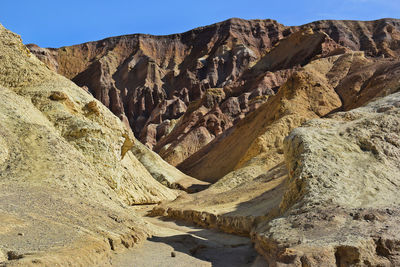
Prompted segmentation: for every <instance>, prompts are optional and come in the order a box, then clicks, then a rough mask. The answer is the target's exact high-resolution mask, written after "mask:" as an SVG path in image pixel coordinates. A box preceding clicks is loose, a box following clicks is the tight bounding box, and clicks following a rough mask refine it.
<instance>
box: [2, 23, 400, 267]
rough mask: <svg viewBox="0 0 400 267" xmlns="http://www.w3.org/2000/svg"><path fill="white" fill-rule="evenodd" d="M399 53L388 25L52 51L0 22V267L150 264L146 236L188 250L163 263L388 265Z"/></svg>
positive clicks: (395, 240)
mask: <svg viewBox="0 0 400 267" xmlns="http://www.w3.org/2000/svg"><path fill="white" fill-rule="evenodd" d="M399 56H400V20H397V19H381V20H376V21H366V22H360V21H317V22H313V23H309V24H307V25H302V26H284V25H282V24H279V23H278V22H276V21H273V20H252V21H246V20H241V19H230V20H227V21H224V22H221V23H217V24H214V25H210V26H206V27H201V28H197V29H194V30H191V31H188V32H186V33H182V34H174V35H168V36H151V35H142V34H135V35H127V36H119V37H112V38H108V39H104V40H101V41H96V42H89V43H85V44H80V45H75V46H69V47H61V48H57V49H54V48H40V47H38V46H36V45H33V44H30V45H27V46H24V45H23V44H22V42H21V40H20V38H19V36H18V35H16V34H14V33H11V32H10V31H8V30H6V29H5V28H4V27H2V26H0V59H1V60H0V94H1V97H0V110H1V112H0V118H1V119H0V183H1V187H0V188H1V189H0V191H1V194H0V198H1V201H0V265H4V266H29V265H32V266H54V265H56V264H59V265H61V266H63V265H73V266H74V265H84V266H102V265H113V264H114V265H119V264H121V266H122V262H126V263H127V264H129V262H135V261H133V260H132V261H130V260H131V259H132V256H134V257H136V256H135V255H142V256H141V257H143V259H142V262H136V263H135V264H136V265H139V266H141V265H142V266H148V265H146V262H147V263H148V264H150V263H153V264H155V265H157V264H158V263H161V264H167V262H168V261H167V259H165V260H164V259H160V261H159V262H158V261H157V260H159V257H162V253H161V252H157V251H156V250H158V249H160V248H161V247H160V246H161V245H155V244H154V243H146V242H148V241H144V240H145V239H146V238H150V239H149V240H150V241H155V242H158V244H161V243H163V242H164V244H166V243H167V241H166V240H169V241H168V242H170V243H169V244H174V245H173V246H174V247H176V248H178V247H179V244H181V245H182V244H185V245H188V246H189V245H190V246H192V245H193V246H194V245H195V246H194V247H193V248H190V249H189V250H185V249H186V248H182V251H184V252H185V253H186V254H185V253H183V254H182V253H180V254H176V253H175V252H173V253H172V254H171V255H167V256H165V257H167V258H168V259H170V260H171V258H176V259H177V260H178V261H177V262H174V263H172V262H170V263H171V265H170V266H176V265H177V264H178V266H179V264H180V265H181V266H187V265H196V264H198V265H199V266H203V265H202V264H206V263H207V262H208V263H210V262H211V263H213V264H214V265H215V266H224V264H225V266H226V265H229V266H234V265H235V264H236V265H237V266H257V264H258V265H261V266H265V265H268V266H398V265H400V226H399V225H398V222H399V220H400V208H399V207H400V200H399V197H398V196H399V191H400V174H399V173H400V138H399V136H400V60H399ZM71 80H72V81H71ZM135 136H136V137H137V138H138V139H139V141H140V142H141V143H140V142H139V141H138V140H136V139H135ZM174 166H175V167H174ZM138 205H141V206H138ZM145 215H147V216H145ZM148 216H153V217H154V218H150V217H148ZM165 220H175V221H178V222H180V224H182V221H186V223H189V224H196V225H197V226H199V227H202V228H204V229H203V230H198V231H200V232H199V233H198V234H193V231H192V232H190V231H189V230H188V228H183V226H179V225H173V223H172V222H171V221H165ZM208 228H215V229H217V230H219V231H222V232H226V233H229V234H233V235H237V236H232V237H229V236H222V233H215V234H210V233H214V232H208V231H212V230H208ZM166 229H167V230H166ZM177 229H179V231H177ZM166 232H168V234H167V235H169V236H168V238H167V237H165V235H166V234H165V233H166ZM171 233H174V234H171ZM178 233H180V234H179V235H178ZM182 233H183V234H182ZM201 233H202V235H203V239H201V240H202V241H201V242H200V241H196V242H197V243H196V242H194V241H193V238H194V236H195V235H198V236H201ZM180 235H182V236H180ZM217 235H218V236H219V237H220V238H221V240H222V241H216V240H215V239H213V236H217ZM151 236H153V237H152V238H151ZM160 236H163V237H160ZM246 237H247V238H250V239H251V242H252V244H253V246H254V249H255V250H256V251H257V252H258V253H259V255H260V257H259V258H257V259H255V256H254V255H253V254H252V253H253V252H252V251H253V250H252V247H251V245H249V244H247V243H246V242H247V241H243V240H248V239H246ZM230 238H231V239H230ZM234 238H236V239H235V240H237V242H238V243H235V242H236V241H235V242H233V241H232V240H233V239H234ZM238 238H244V239H243V240H242V239H240V241H239V239H238ZM193 242H194V243H196V244H197V245H196V244H194V243H193ZM224 242H225V243H224ZM232 242H233V243H232ZM241 242H242V243H241ZM243 242H244V243H243ZM221 244H225V245H226V246H229V247H230V248H231V249H236V248H238V247H242V249H239V250H231V252H232V253H233V254H229V255H236V256H237V255H243V257H241V260H243V259H244V258H245V262H244V263H243V262H240V260H239V258H238V259H237V261H236V258H235V261H232V258H230V256H227V255H228V254H224V253H221V254H220V258H215V254H216V253H215V250H217V249H219V246H220V245H221ZM225 245H224V246H225ZM140 246H143V248H142V249H140ZM131 247H134V248H133V249H131ZM244 248H246V249H244ZM148 249H150V250H152V249H153V250H154V251H153V253H148V251H147V250H148ZM127 251H131V252H129V253H131V256H129V257H128V256H126V257H125V256H124V257H125V258H122V259H121V258H118V257H120V256H118V257H117V258H115V257H116V256H115V253H119V254H117V255H125V254H124V253H127ZM160 251H162V250H160ZM132 253H133V254H132ZM135 253H136V254H135ZM146 253H147V254H146ZM217 254H218V253H217ZM185 255H186V256H185ZM188 255H190V257H191V258H190V257H189V256H188ZM171 256H172V257H171ZM138 257H139V256H138ZM224 257H225V258H224ZM135 259H136V260H137V258H135ZM200 259H201V262H199V260H200ZM204 266H207V265H204Z"/></svg>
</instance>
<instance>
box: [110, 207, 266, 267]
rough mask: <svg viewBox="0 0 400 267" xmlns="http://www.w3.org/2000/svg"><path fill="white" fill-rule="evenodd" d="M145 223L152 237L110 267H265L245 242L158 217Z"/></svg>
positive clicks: (118, 257) (245, 239) (123, 255)
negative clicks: (151, 232) (152, 230)
mask: <svg viewBox="0 0 400 267" xmlns="http://www.w3.org/2000/svg"><path fill="white" fill-rule="evenodd" d="M138 209H141V211H142V212H145V211H146V210H148V208H146V207H143V208H138ZM145 219H146V221H147V222H148V223H149V224H150V225H151V226H152V228H153V229H154V232H155V233H154V235H153V237H152V238H150V239H148V240H147V241H145V242H144V243H142V244H141V245H140V246H138V247H135V248H133V249H130V250H127V251H126V252H124V253H121V254H115V255H114V257H113V258H112V262H111V263H112V265H113V266H121V267H128V266H249V267H250V266H251V267H258V266H267V263H266V262H265V261H264V260H263V259H262V258H261V257H260V256H258V254H257V252H256V251H255V250H254V249H253V246H252V244H251V241H250V239H249V238H246V237H241V236H235V235H230V234H225V233H222V232H219V231H216V230H213V229H203V228H199V227H195V226H191V225H188V224H186V223H183V222H179V221H178V222H176V221H172V220H162V219H160V218H158V217H155V218H151V217H145ZM172 252H174V253H175V257H173V256H172V255H171V254H172Z"/></svg>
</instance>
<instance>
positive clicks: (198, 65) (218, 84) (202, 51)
mask: <svg viewBox="0 0 400 267" xmlns="http://www.w3.org/2000/svg"><path fill="white" fill-rule="evenodd" d="M399 30H400V23H399V20H396V19H382V20H376V21H367V22H360V21H317V22H313V23H310V24H307V25H303V26H295V27H288V26H284V25H282V24H279V23H277V22H276V21H273V20H251V21H246V20H241V19H230V20H227V21H224V22H221V23H217V24H214V25H210V26H206V27H201V28H197V29H194V30H191V31H189V32H186V33H182V34H174V35H169V36H150V35H140V34H136V35H127V36H119V37H112V38H108V39H104V40H101V41H97V42H89V43H85V44H81V45H76V46H70V47H62V48H59V49H45V48H39V47H37V46H34V45H30V46H28V47H29V49H30V50H31V51H32V52H33V53H34V54H35V55H36V56H37V57H38V58H39V59H41V60H42V61H43V62H45V63H46V64H47V65H48V66H49V68H51V69H54V70H57V72H58V73H60V74H62V75H64V76H66V77H68V78H70V79H72V80H73V81H74V82H75V83H77V84H78V85H80V86H83V87H84V88H85V89H86V90H88V91H90V92H91V93H92V94H93V95H94V96H95V97H96V98H97V99H99V100H100V101H101V102H102V103H103V104H105V105H106V106H107V107H109V108H110V109H111V110H112V111H113V112H114V114H116V115H117V116H119V117H120V119H122V120H123V121H124V122H125V123H128V122H129V124H130V126H131V127H132V129H133V131H134V133H135V135H136V136H137V137H139V139H140V141H142V142H143V143H144V144H146V145H147V146H148V147H150V148H153V147H154V148H155V150H156V151H158V152H160V151H165V152H163V153H162V154H163V157H165V159H167V160H168V161H169V162H170V163H173V164H178V163H180V162H181V161H182V160H184V159H185V158H186V157H188V156H190V155H191V154H193V153H194V152H196V151H197V150H198V149H199V148H200V147H202V146H204V145H205V144H207V143H208V142H210V141H211V140H213V139H214V138H215V136H216V135H219V134H221V133H222V131H217V132H215V129H219V128H220V127H221V125H217V126H216V127H204V123H203V125H202V124H201V123H197V125H194V126H193V127H190V129H189V132H191V133H190V134H188V132H186V131H188V127H180V129H181V130H180V131H178V130H177V129H176V130H175V131H174V132H173V135H171V136H170V137H167V135H168V134H169V133H171V131H172V128H174V126H175V124H176V122H177V120H179V118H182V116H183V114H185V112H186V111H187V109H188V107H189V105H190V104H191V103H192V102H193V101H197V100H199V99H201V98H202V97H203V95H204V94H205V92H206V91H207V90H208V89H210V88H223V90H224V92H225V96H224V98H223V99H221V101H220V103H219V104H218V105H217V107H216V108H215V111H214V110H207V112H206V111H205V110H204V109H202V110H199V112H194V113H196V114H197V113H199V114H201V116H200V117H202V116H205V117H206V118H204V119H200V120H204V121H208V119H209V117H212V118H211V121H210V124H213V125H214V124H218V123H221V121H224V123H225V121H226V120H227V119H228V120H229V124H224V126H223V127H221V128H222V130H224V129H226V128H228V126H227V125H230V124H236V123H237V122H238V121H239V120H240V119H241V118H243V117H244V116H246V114H248V112H249V110H251V108H250V109H249V105H251V102H252V101H255V102H258V101H259V100H260V99H262V96H267V95H273V94H274V93H275V92H276V90H277V88H279V87H280V86H281V85H282V84H283V83H284V82H285V81H286V80H287V78H288V77H289V76H290V75H291V74H292V73H293V71H294V70H296V69H297V68H298V67H299V66H303V65H305V64H307V63H309V62H310V61H311V60H312V59H315V57H326V56H331V55H334V54H338V53H340V54H341V53H344V52H346V51H347V50H353V51H359V50H360V51H365V54H366V56H367V57H376V58H381V57H386V58H396V57H397V56H398V55H399V49H400V46H399V40H400V33H399ZM310 31H311V32H314V34H311V36H312V37H311V36H310V34H309V32H310ZM303 35H305V37H304V36H303ZM287 37H289V38H290V39H291V41H290V42H287V41H285V39H287ZM281 41H282V42H281ZM249 102H250V103H249ZM191 108H193V105H192V107H191ZM191 108H190V109H189V111H190V112H191V113H193V110H191ZM218 108H219V109H220V110H221V112H220V111H219V110H218ZM210 112H211V114H209V115H210V116H207V114H208V113H210ZM221 113H222V114H221ZM211 115H212V116H211ZM222 115H226V116H228V118H224V116H222ZM215 117H216V118H215ZM194 135H195V136H198V137H199V138H200V139H202V140H203V141H202V142H201V143H199V144H197V145H195V146H190V144H191V142H188V140H192V138H191V136H194ZM179 136H181V137H182V136H187V137H185V138H182V144H178V142H176V141H170V142H167V140H172V139H176V138H178V137H179ZM164 137H165V138H164ZM188 146H189V147H188ZM174 155H176V158H174V157H175V156H174Z"/></svg>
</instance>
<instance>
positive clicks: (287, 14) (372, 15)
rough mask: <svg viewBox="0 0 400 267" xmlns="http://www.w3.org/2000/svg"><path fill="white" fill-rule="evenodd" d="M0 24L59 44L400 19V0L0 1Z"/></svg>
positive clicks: (26, 38) (27, 38)
mask: <svg viewBox="0 0 400 267" xmlns="http://www.w3.org/2000/svg"><path fill="white" fill-rule="evenodd" d="M0 3H1V4H0V23H1V24H2V25H3V26H5V27H6V28H8V29H9V30H11V31H13V32H16V33H18V34H19V35H21V37H22V39H23V42H24V43H25V44H28V43H35V44H37V45H39V46H42V47H61V46H67V45H73V44H79V43H83V42H88V41H95V40H100V39H103V38H106V37H111V36H117V35H123V34H133V33H147V34H155V35H166V34H172V33H180V32H185V31H188V30H190V29H193V28H196V27H200V26H205V25H209V24H213V23H216V22H219V21H223V20H226V19H228V18H232V17H236V18H244V19H267V18H270V19H275V20H277V21H278V22H280V23H282V24H285V25H301V24H305V23H308V22H312V21H315V20H321V19H351V20H375V19H380V18H400V0H336V1H331V0H329V1H324V0H319V1H317V0H305V1H300V0H296V1H291V0H290V1H289V0H274V1H268V0H229V1H219V0H197V1H190V0H186V1H167V0H164V1H158V0H147V1H146V0H141V1H128V0H114V1H111V0H108V1H106V0H79V1H77V0H69V1H54V0H52V1H49V0H35V1H32V0H29V1H27V0H1V2H0Z"/></svg>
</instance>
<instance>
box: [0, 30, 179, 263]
mask: <svg viewBox="0 0 400 267" xmlns="http://www.w3.org/2000/svg"><path fill="white" fill-rule="evenodd" d="M0 58H1V60H0V184H1V186H0V188H1V189H0V196H1V197H0V198H1V200H0V262H4V261H6V264H7V265H10V266H12V265H22V266H27V265H30V264H32V265H35V264H40V265H48V266H54V265H55V264H59V263H63V264H83V265H85V264H92V265H103V264H106V263H107V259H108V256H109V254H110V252H111V250H118V249H120V248H124V247H130V246H132V245H133V244H135V243H137V242H138V241H140V240H142V239H144V238H145V237H147V236H148V235H149V234H150V233H151V229H149V228H148V227H147V226H146V224H145V223H144V222H143V221H142V220H141V219H140V218H139V217H138V216H136V215H135V213H134V212H132V210H130V208H129V205H132V204H144V203H157V202H159V201H163V200H172V199H174V198H176V196H177V195H178V192H177V191H174V190H170V189H168V188H167V187H165V186H163V185H161V184H160V183H159V182H157V181H156V179H154V178H153V177H152V176H151V174H150V173H149V172H148V171H147V169H146V168H145V166H143V165H142V164H141V163H140V161H139V160H138V159H137V158H136V157H135V156H134V155H133V153H132V152H131V151H130V149H131V148H132V146H134V143H135V139H134V137H133V134H132V132H131V131H130V129H128V128H126V127H125V126H124V125H123V124H122V123H121V121H120V120H119V119H118V118H117V117H116V116H114V115H113V114H112V113H111V112H110V111H109V110H108V109H107V108H106V107H104V106H103V105H102V104H101V103H100V102H99V101H97V100H95V99H94V98H93V97H92V96H90V95H89V94H87V93H86V92H84V91H83V90H82V89H81V88H80V87H78V86H76V85H75V84H74V83H72V82H71V81H70V80H68V79H66V78H64V77H62V76H61V75H58V74H56V73H55V72H52V71H50V70H49V69H48V68H46V66H45V65H44V64H43V63H42V62H40V61H39V60H38V59H37V58H36V57H35V56H33V55H32V54H31V53H30V52H29V50H28V49H26V47H25V46H24V45H23V44H22V42H21V40H20V38H19V36H17V35H16V34H14V33H11V32H10V31H8V30H6V29H5V28H4V27H3V26H1V25H0ZM136 142H137V141H136ZM154 164H155V165H157V164H159V163H157V162H155V163H154ZM158 168H160V167H158ZM171 172H172V170H171ZM176 173H178V172H176Z"/></svg>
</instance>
